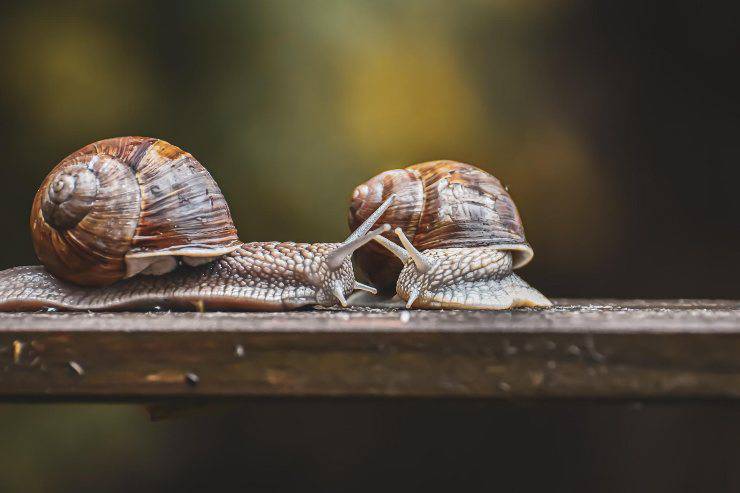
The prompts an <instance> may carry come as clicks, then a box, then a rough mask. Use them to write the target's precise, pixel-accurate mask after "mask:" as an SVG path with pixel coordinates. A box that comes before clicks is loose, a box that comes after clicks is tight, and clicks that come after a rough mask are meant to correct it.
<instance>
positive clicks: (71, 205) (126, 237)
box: [31, 137, 241, 286]
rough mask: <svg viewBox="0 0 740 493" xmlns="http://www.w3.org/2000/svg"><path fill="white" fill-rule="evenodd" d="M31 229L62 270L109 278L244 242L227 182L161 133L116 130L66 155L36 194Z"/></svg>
mask: <svg viewBox="0 0 740 493" xmlns="http://www.w3.org/2000/svg"><path fill="white" fill-rule="evenodd" d="M31 234H32V237H33V244H34V249H35V250H36V255H37V256H38V258H39V260H40V261H41V262H42V263H43V264H44V265H45V266H46V268H47V269H48V270H49V271H51V273H52V274H54V275H55V276H57V277H59V278H61V279H64V280H66V281H70V282H73V283H76V284H80V285H87V286H103V285H108V284H111V283H114V282H116V281H118V280H120V279H123V278H127V277H132V276H134V275H136V274H139V273H145V274H163V273H166V272H169V271H171V270H173V269H174V268H175V267H176V266H177V258H178V257H179V258H182V260H183V261H185V262H187V263H189V264H191V265H197V264H200V263H204V262H207V261H210V260H212V259H214V258H216V257H218V256H220V255H224V254H226V253H229V252H231V251H234V250H236V249H237V248H239V246H240V244H241V242H240V241H239V239H238V237H237V232H236V228H235V227H234V223H233V221H232V219H231V214H230V212H229V207H228V205H227V204H226V200H225V199H224V197H223V195H222V193H221V190H220V189H219V187H218V185H217V184H216V182H215V181H214V180H213V178H212V177H211V175H210V174H209V173H208V171H207V170H206V169H205V168H204V167H203V166H202V165H201V164H200V163H199V162H198V161H197V160H196V159H195V158H194V157H193V156H191V155H190V154H189V153H187V152H185V151H183V150H182V149H180V148H178V147H176V146H174V145H172V144H169V143H167V142H165V141H163V140H159V139H154V138H148V137H119V138H113V139H106V140H101V141H99V142H95V143H93V144H90V145H87V146H85V147H83V148H82V149H80V150H78V151H76V152H74V153H72V154H70V155H69V156H67V157H66V158H65V159H64V160H62V161H61V162H60V163H59V164H58V165H57V166H56V167H55V168H54V169H53V170H52V171H51V173H49V175H48V176H47V177H46V179H45V180H44V182H43V183H42V185H41V187H40V188H39V190H38V192H37V194H36V197H35V199H34V201H33V207H32V210H31Z"/></svg>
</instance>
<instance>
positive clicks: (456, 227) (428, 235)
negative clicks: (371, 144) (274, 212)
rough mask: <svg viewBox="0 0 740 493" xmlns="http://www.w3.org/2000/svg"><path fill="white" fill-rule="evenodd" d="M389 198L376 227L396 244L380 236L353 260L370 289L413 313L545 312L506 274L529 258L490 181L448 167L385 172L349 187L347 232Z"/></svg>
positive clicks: (511, 213) (541, 300) (510, 208)
mask: <svg viewBox="0 0 740 493" xmlns="http://www.w3.org/2000/svg"><path fill="white" fill-rule="evenodd" d="M391 194H395V196H396V200H395V201H394V203H393V205H391V206H390V207H389V208H388V209H387V210H386V212H385V213H384V214H383V215H382V216H381V218H380V221H382V222H387V223H389V224H391V225H393V226H394V227H396V230H395V235H396V236H397V237H398V238H397V239H396V238H394V237H393V236H391V235H390V233H387V234H385V235H384V236H383V237H379V238H376V241H377V243H371V244H369V245H368V246H367V247H365V248H363V249H362V250H360V251H358V252H357V255H356V256H355V260H356V262H357V265H358V266H359V268H360V269H361V270H362V271H363V272H364V273H365V274H366V276H367V277H368V278H369V279H370V281H371V282H372V283H373V284H374V285H376V286H378V287H379V288H380V289H383V290H389V289H392V288H393V286H394V285H395V287H396V292H397V293H398V294H399V295H400V296H401V297H402V298H403V299H404V300H407V301H408V300H410V301H409V302H408V303H407V304H408V306H409V307H410V306H412V305H413V303H414V301H416V300H417V299H418V302H417V304H416V306H419V307H427V308H445V307H455V308H509V307H512V306H548V305H549V301H547V299H546V298H545V297H544V296H542V295H541V294H540V293H539V292H537V291H536V290H534V289H532V288H530V287H529V286H527V285H526V283H524V281H522V280H521V279H520V278H519V277H518V276H516V275H515V274H513V273H512V272H511V271H512V270H513V269H516V268H519V267H521V266H523V265H525V264H527V263H528V262H529V261H530V260H531V259H532V257H533V255H534V253H533V250H532V247H531V246H530V245H529V243H528V242H527V240H526V238H525V236H524V228H523V226H522V221H521V217H520V216H519V212H518V211H517V208H516V206H515V204H514V201H513V200H512V198H511V196H510V195H509V193H508V192H507V190H506V188H505V187H504V186H503V185H502V184H501V182H500V181H499V180H498V179H497V178H496V177H494V176H493V175H491V174H489V173H486V172H485V171H483V170H481V169H479V168H477V167H475V166H472V165H469V164H464V163H459V162H455V161H447V160H444V161H430V162H425V163H421V164H415V165H412V166H408V167H406V168H403V169H395V170H390V171H385V172H383V173H380V174H379V175H377V176H375V177H373V178H371V179H370V180H368V181H367V182H365V183H363V184H361V185H359V186H357V187H356V188H355V190H354V192H353V194H352V198H351V203H350V208H349V227H350V229H351V230H353V229H354V228H356V227H357V226H358V225H359V224H360V223H361V222H362V221H363V220H364V219H365V218H366V217H368V215H369V214H370V213H371V212H372V211H373V210H375V209H376V208H377V206H378V204H380V203H382V202H383V200H385V199H386V198H387V197H388V196H390V195H391ZM401 245H402V246H403V248H402V247H401ZM512 276H513V277H512ZM507 291H508V292H507ZM488 293H493V294H488Z"/></svg>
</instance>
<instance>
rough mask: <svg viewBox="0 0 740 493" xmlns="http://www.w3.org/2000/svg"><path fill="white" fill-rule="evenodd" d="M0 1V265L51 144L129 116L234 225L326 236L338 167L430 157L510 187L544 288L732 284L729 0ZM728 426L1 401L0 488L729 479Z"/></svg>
mask: <svg viewBox="0 0 740 493" xmlns="http://www.w3.org/2000/svg"><path fill="white" fill-rule="evenodd" d="M0 14H1V16H0V60H2V63H0V115H2V120H0V144H1V147H0V149H1V150H2V154H3V163H2V166H0V184H1V185H0V186H2V193H0V207H1V210H2V212H3V226H4V233H3V237H4V240H5V241H3V242H2V244H0V253H2V255H0V268H6V267H10V266H13V265H18V264H30V263H34V262H35V258H34V255H33V251H32V247H31V243H30V237H29V233H28V226H27V221H28V211H29V209H30V204H31V201H32V198H33V195H34V193H35V191H36V187H37V186H38V184H39V183H40V182H41V180H42V179H43V177H44V176H45V175H46V173H47V172H48V171H49V170H50V169H51V167H52V166H53V165H54V164H55V163H56V162H58V161H59V160H61V159H62V158H63V157H64V156H66V155H67V154H68V153H70V152H72V151H74V150H76V149H77V148H79V147H82V146H83V145H85V144H87V143H90V142H92V141H95V140H99V139H102V138H107V137H112V136H120V135H136V134H138V135H147V136H156V137H160V138H163V139H165V140H168V141H170V142H172V143H174V144H176V145H179V146H181V147H183V148H185V149H186V150H188V151H190V152H192V153H193V154H194V155H195V156H196V157H197V158H198V159H199V160H200V161H201V162H202V163H203V164H205V165H206V166H207V167H208V168H209V170H210V171H211V172H212V174H213V175H214V177H215V178H216V180H217V181H218V182H219V184H220V185H221V188H222V190H223V191H224V193H225V195H226V197H227V199H228V201H229V204H230V206H231V210H232V214H233V216H234V218H235V221H236V223H237V226H238V229H239V232H240V236H241V237H242V239H243V240H246V241H249V240H278V239H283V240H296V241H337V240H340V239H342V238H343V237H344V236H345V235H346V234H347V232H348V230H347V226H346V210H347V204H348V198H349V194H350V192H351V191H352V189H353V188H354V186H355V185H357V184H358V183H360V182H362V181H364V180H366V179H368V178H369V177H371V176H373V175H374V174H376V173H378V172H380V171H383V170H386V169H391V168H394V167H399V166H403V165H407V164H412V163H416V162H422V161H426V160H431V159H442V158H449V159H455V160H459V161H465V162H469V163H472V164H476V165H479V166H481V167H482V168H484V169H486V170H488V171H490V172H492V173H494V174H495V175H496V176H497V177H499V178H500V179H501V180H502V181H503V182H504V183H505V184H507V185H508V186H509V188H510V191H511V193H512V195H513V197H514V199H515V200H516V203H517V205H518V206H519V209H520V212H521V213H522V216H523V218H524V224H525V228H526V232H527V236H528V237H529V240H530V242H531V243H532V245H533V246H534V249H535V252H536V256H535V259H534V261H533V262H532V264H530V265H529V266H527V267H526V268H525V269H524V270H523V276H524V277H525V278H526V279H527V280H529V281H530V282H531V283H532V284H533V285H534V286H536V287H538V288H540V289H541V290H542V291H543V292H544V293H545V294H547V295H551V296H577V297H602V296H614V297H649V298H674V297H707V298H738V297H740V282H738V279H739V278H740V263H739V262H738V252H740V228H739V227H738V226H739V224H738V223H739V221H738V213H740V208H739V207H738V191H737V181H736V179H735V178H734V177H733V176H732V171H736V169H737V168H738V165H739V163H740V138H739V136H740V93H739V92H738V88H739V87H740V75H739V73H738V70H737V66H738V59H739V58H738V55H739V51H738V46H739V45H740V42H739V41H740V34H739V31H738V25H739V23H738V18H739V17H740V15H739V13H738V8H737V7H736V6H735V4H734V2H699V1H686V0H680V1H675V2H656V1H649V2H645V1H639V0H625V1H620V2H612V1H608V0H592V1H586V0H583V1H577V0H557V1H556V0H518V1H515V0H492V1H484V0H459V1H454V2H451V1H447V0H425V1H421V0H406V1H392V0H379V1H371V0H366V1H361V0H352V1H350V0H344V1H341V0H333V1H332V0H324V1H298V0H294V1H287V0H285V1H231V2H229V1H217V2H203V1H197V0H191V1H177V2H168V1H146V2H122V1H101V2H84V1H69V2H57V1H48V2H39V1H23V2H21V1H18V2H5V3H4V5H3V6H2V7H0ZM1 378H2V377H1V376H0V384H1V381H2V380H1ZM635 409H636V410H635ZM730 416H731V417H732V419H730ZM697 423H701V424H697ZM689 425H690V426H689ZM456 430H459V433H457V432H456ZM687 430H688V431H687ZM738 431H740V430H738V418H737V416H736V415H735V414H733V412H731V411H728V410H727V409H724V408H717V407H707V408H704V407H701V406H700V407H698V408H696V407H694V408H690V409H682V410H676V409H674V408H669V407H662V406H656V407H650V406H649V407H647V408H643V407H642V406H637V407H636V408H635V407H634V406H632V407H629V408H623V407H619V406H617V407H615V408H612V407H606V408H601V407H593V406H581V407H577V408H573V409H572V408H571V407H569V406H565V407H563V408H556V409H554V410H553V409H542V408H539V407H536V406H535V407H534V408H531V407H527V406H524V407H517V406H514V407H512V404H511V403H509V404H496V403H476V402H462V403H461V402H457V403H454V402H436V403H434V405H429V403H426V404H424V405H422V403H419V402H385V403H383V402H375V403H367V402H359V403H357V402H292V403H287V404H286V403H275V402H261V403H260V402H255V403H249V404H246V405H245V406H243V407H240V408H239V409H231V410H229V411H225V412H222V413H220V414H219V413H216V414H210V413H206V414H205V415H199V416H196V417H184V418H181V419H179V420H176V421H175V422H169V421H168V422H164V423H154V424H150V423H149V422H148V418H147V417H146V414H145V413H143V412H141V410H140V409H138V408H135V407H124V406H42V407H29V406H18V405H15V406H12V405H11V406H7V405H6V406H0V437H1V439H0V466H2V470H3V474H0V491H2V492H15V491H23V492H29V493H33V492H37V491H38V492H46V491H51V492H56V491H79V490H82V491H86V490H88V487H92V488H93V489H92V490H90V491H106V490H120V491H142V492H144V491H166V490H169V489H170V487H171V489H174V490H182V491H186V490H188V489H206V488H207V487H208V486H209V485H210V486H212V487H216V486H218V485H227V484H229V483H231V484H232V485H239V486H241V487H245V488H246V487H251V489H252V490H271V489H274V488H277V489H281V488H278V487H277V486H280V485H281V486H283V487H284V488H289V487H290V488H291V489H292V488H293V487H294V488H295V489H303V490H305V489H314V488H316V489H326V488H334V487H336V488H339V487H341V488H343V489H349V486H348V485H354V486H355V487H356V488H357V487H369V485H374V486H377V488H374V489H375V490H376V491H377V489H383V490H392V489H394V488H393V486H394V485H395V486H399V485H403V486H404V487H405V488H406V489H408V490H416V489H422V488H426V489H429V488H431V487H433V486H435V485H436V486H440V485H450V486H454V485H458V486H460V485H462V486H468V487H469V486H470V485H472V484H473V483H479V482H481V483H482V484H484V485H486V484H488V485H489V486H491V487H493V486H496V485H498V486H501V485H508V486H507V487H508V490H509V491H515V490H516V487H517V485H519V486H522V487H524V489H526V485H530V486H531V485H534V484H548V485H550V486H551V487H556V486H558V485H559V486H562V487H563V488H565V487H566V485H567V486H569V487H572V488H568V489H569V490H574V489H578V488H583V490H584V491H593V490H594V489H597V490H599V491H620V490H626V489H629V488H628V486H629V485H632V486H635V485H638V486H644V488H641V487H635V488H631V490H632V491H634V490H641V489H644V490H650V491H696V490H697V488H695V487H694V486H697V485H701V484H704V485H710V486H711V485H714V486H716V487H724V486H727V487H728V488H730V486H731V485H734V486H735V489H737V487H738V485H739V484H740V483H739V482H740V479H739V478H738V474H737V472H733V471H737V470H738V468H737V467H736V466H737V465H739V464H738V462H740V454H739V453H738V452H739V451H738V450H737V448H736V447H737V445H736V444H737V443H739V442H738V440H737V438H738V434H737V432H738ZM727 437H731V439H730V438H727ZM697 441H698V442H701V444H703V445H704V446H708V445H709V444H711V443H712V442H716V443H718V444H719V445H718V447H720V449H719V450H720V451H721V454H719V452H718V454H719V455H711V454H706V453H695V452H692V450H694V448H695V447H697V446H698V445H697V444H696V443H695V442H697ZM648 452H651V453H648ZM648 456H649V457H648ZM724 480H727V481H729V482H726V481H724ZM712 481H713V482H712ZM732 481H734V483H733V482H732ZM486 482H488V483H486ZM276 485H277V486H276ZM224 489H225V490H227V491H228V490H229V489H228V488H224ZM556 489H557V488H556ZM700 489H701V488H700ZM710 490H711V488H710ZM730 490H731V488H730V489H728V491H730Z"/></svg>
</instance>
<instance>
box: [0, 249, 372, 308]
mask: <svg viewBox="0 0 740 493" xmlns="http://www.w3.org/2000/svg"><path fill="white" fill-rule="evenodd" d="M341 245H342V244H339V243H311V244H308V243H291V242H283V243H278V242H265V243H245V244H244V245H242V246H241V247H240V248H239V249H237V250H235V251H233V252H231V253H229V254H227V255H224V256H222V257H220V258H218V259H217V260H215V261H213V262H210V263H208V264H204V265H201V266H197V267H189V266H182V267H180V268H179V269H177V270H175V271H173V272H170V273H168V274H164V275H161V276H137V277H135V278H131V279H125V280H122V281H119V282H117V283H115V284H112V285H108V286H102V287H86V286H78V285H75V284H72V283H69V282H65V281H62V280H61V279H59V278H58V277H56V276H54V275H52V274H51V273H49V271H47V270H46V269H45V268H44V267H42V266H24V267H15V268H12V269H8V270H5V271H2V272H0V311H29V310H39V309H42V308H57V309H60V310H93V311H99V310H124V309H140V308H151V307H153V306H160V307H162V308H184V309H190V310H192V309H213V310H215V309H222V310H268V311H279V310H290V309H295V308H299V307H301V306H305V305H327V306H331V305H335V304H338V303H342V300H344V299H345V298H346V297H347V296H349V295H350V294H351V293H352V292H353V291H354V290H355V289H357V288H358V284H356V282H355V279H354V272H353V270H352V262H351V260H350V258H349V257H346V258H345V259H344V260H343V261H342V263H341V265H340V266H339V268H337V269H335V270H330V269H329V268H328V266H327V265H328V264H327V256H328V255H329V254H330V253H331V252H332V251H335V250H336V249H337V248H338V247H340V246H341ZM362 288H365V286H362Z"/></svg>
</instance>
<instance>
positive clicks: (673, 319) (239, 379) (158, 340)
mask: <svg viewBox="0 0 740 493" xmlns="http://www.w3.org/2000/svg"><path fill="white" fill-rule="evenodd" d="M250 396H377V397H381V396H405V397H415V396H418V397H486V398H491V397H492V398H505V399H509V398H528V399H529V398H534V399H538V398H610V399H611V398H638V399H649V398H720V399H721V398H732V399H734V398H738V397H740V302H737V301H702V300H678V301H639V300H632V301H616V300H557V305H556V306H555V307H554V308H552V309H549V310H516V311H506V312H463V311H434V312H433V311H414V310H411V311H384V310H377V309H358V310H341V311H340V310H317V311H304V312H292V313H203V314H198V313H167V312H165V313H119V314H112V313H103V314H100V313H98V314H86V313H44V314H28V313H19V314H3V315H0V399H5V400H8V399H16V400H17V399H39V398H46V399H53V400H74V399H90V400H102V401H105V400H142V399H157V400H159V399H167V398H176V397H202V398H214V397H250Z"/></svg>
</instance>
